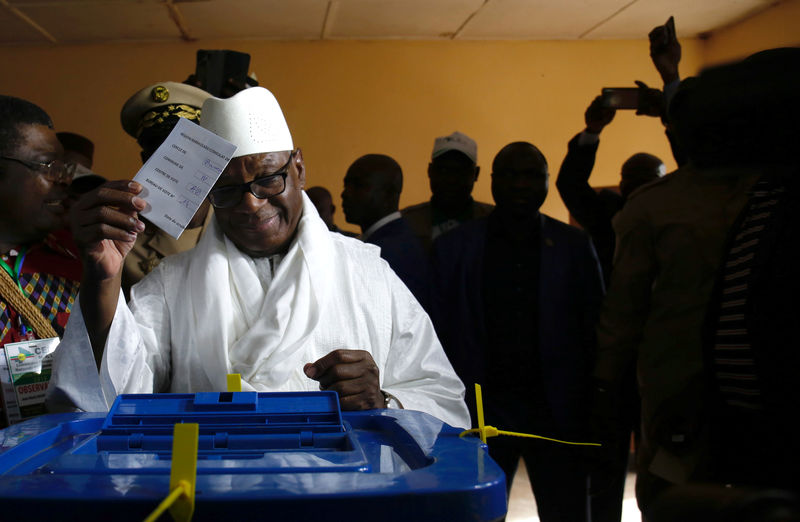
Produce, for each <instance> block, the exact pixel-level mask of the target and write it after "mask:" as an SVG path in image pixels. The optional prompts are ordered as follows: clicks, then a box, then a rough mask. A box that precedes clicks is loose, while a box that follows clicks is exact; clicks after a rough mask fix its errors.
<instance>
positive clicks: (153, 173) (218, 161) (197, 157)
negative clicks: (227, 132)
mask: <svg viewBox="0 0 800 522" xmlns="http://www.w3.org/2000/svg"><path fill="white" fill-rule="evenodd" d="M234 152H236V145H234V144H233V143H230V142H228V141H226V140H224V139H223V138H220V137H219V136H217V135H216V134H214V133H213V132H211V131H209V130H206V129H204V128H202V127H201V126H199V125H197V124H196V123H192V122H191V121H189V120H187V119H186V118H180V119H179V120H178V124H177V125H175V128H174V129H172V132H170V133H169V136H167V139H166V140H165V141H164V143H162V144H161V146H160V147H158V149H156V151H155V153H154V154H153V155H152V156H150V158H149V159H148V160H147V161H146V162H145V164H144V165H143V166H142V168H141V169H140V170H139V172H137V173H136V176H134V178H133V180H134V181H136V182H138V183H139V184H141V185H142V186H143V187H144V190H142V192H141V193H140V194H139V197H141V198H142V199H143V200H145V202H146V203H147V207H146V208H145V209H144V210H143V211H141V212H140V213H139V214H141V215H142V216H144V217H145V218H147V219H148V221H150V222H151V223H153V224H155V225H156V226H157V227H158V228H160V229H161V230H163V231H164V232H166V233H167V234H169V235H170V236H172V237H174V238H175V239H178V238H179V237H180V236H181V234H182V233H183V231H184V230H185V229H186V226H187V225H188V224H189V221H191V220H192V217H193V216H194V214H195V212H197V209H198V208H200V205H201V204H202V203H203V200H204V199H205V197H206V196H207V195H208V192H209V191H210V190H211V187H213V186H214V183H216V181H217V178H219V176H220V174H222V171H223V170H225V167H226V166H227V165H228V162H229V161H230V160H231V157H232V156H233V153H234Z"/></svg>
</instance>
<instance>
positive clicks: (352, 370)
mask: <svg viewBox="0 0 800 522" xmlns="http://www.w3.org/2000/svg"><path fill="white" fill-rule="evenodd" d="M303 371H304V372H305V374H306V375H307V376H308V377H309V378H310V379H314V380H315V381H319V389H320V390H333V391H335V392H336V393H338V394H339V403H340V404H341V406H342V409H343V410H371V409H374V408H383V407H384V398H383V393H381V386H380V371H379V370H378V365H377V364H375V361H374V360H373V359H372V355H370V353H369V352H366V351H364V350H335V351H333V352H331V353H329V354H328V355H326V356H325V357H322V358H321V359H318V360H317V361H315V362H313V363H308V364H306V365H305V366H304V367H303Z"/></svg>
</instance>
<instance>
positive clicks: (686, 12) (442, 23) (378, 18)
mask: <svg viewBox="0 0 800 522" xmlns="http://www.w3.org/2000/svg"><path fill="white" fill-rule="evenodd" d="M775 3H776V1H775V0H0V45H31V44H33V45H35V44H47V45H52V44H56V45H58V44H77V43H91V44H98V43H104V42H120V41H177V40H189V41H192V40H212V39H214V40H216V39H273V40H353V39H370V40H375V39H407V40H450V39H455V40H578V39H586V40H596V39H639V38H644V37H645V36H646V35H647V33H648V32H649V31H650V29H652V28H653V27H654V26H656V25H659V24H661V23H663V22H664V21H666V18H667V17H668V16H669V15H674V16H675V20H676V26H677V33H678V36H679V37H682V38H687V37H693V36H699V35H703V34H704V33H708V32H711V31H714V30H716V29H719V28H721V27H724V26H727V25H730V24H732V23H735V22H737V21H740V20H743V19H745V18H748V17H750V16H753V15H754V14H756V13H758V12H760V11H763V10H765V9H767V8H768V7H770V6H771V5H773V4H775Z"/></svg>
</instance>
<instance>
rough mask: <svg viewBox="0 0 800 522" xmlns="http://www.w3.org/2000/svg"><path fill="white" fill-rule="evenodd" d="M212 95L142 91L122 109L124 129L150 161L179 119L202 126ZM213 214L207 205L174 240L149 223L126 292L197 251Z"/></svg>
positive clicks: (173, 87)
mask: <svg viewBox="0 0 800 522" xmlns="http://www.w3.org/2000/svg"><path fill="white" fill-rule="evenodd" d="M209 97H211V95H210V94H209V93H207V92H206V91H204V90H203V89H199V88H197V87H194V86H191V85H186V84H184V83H177V82H160V83H156V84H154V85H150V86H147V87H145V88H144V89H141V90H140V91H138V92H137V93H136V94H134V95H133V96H131V97H130V98H129V99H128V101H127V102H125V105H124V106H123V107H122V113H121V114H120V120H121V121H122V128H123V129H124V130H125V132H126V133H128V134H129V135H130V136H131V137H132V138H134V139H135V140H136V142H137V143H138V144H139V146H140V147H141V148H142V150H141V153H140V154H141V157H142V162H145V161H147V159H148V158H150V156H152V155H153V153H154V152H155V151H156V149H157V148H158V147H159V146H160V145H161V144H162V143H163V142H164V140H165V139H166V138H167V136H168V135H169V133H170V132H171V131H172V129H173V128H174V127H175V124H176V123H178V119H179V118H186V119H187V120H190V121H193V122H195V123H199V122H200V112H201V111H200V108H201V107H202V106H203V102H204V101H205V100H207V99H208V98H209ZM211 215H212V212H211V211H210V209H209V204H208V202H204V203H203V205H202V206H201V207H200V209H199V210H198V211H197V214H195V216H194V218H193V219H192V221H191V222H190V223H189V226H188V227H187V228H186V230H185V231H184V233H183V234H181V237H180V238H179V239H174V238H172V237H171V236H169V235H168V234H166V233H165V232H164V231H162V230H161V229H159V228H157V227H156V226H154V225H152V224H150V223H147V222H145V223H146V227H145V230H144V232H142V233H141V234H139V236H138V238H137V240H136V244H135V245H134V247H133V249H132V250H131V252H130V253H129V254H128V256H127V257H126V258H125V269H124V270H123V273H122V290H123V292H124V293H125V295H126V296H128V295H130V288H131V287H132V286H133V285H134V284H136V283H138V282H139V281H140V280H141V279H142V278H143V277H144V276H146V275H147V274H149V273H150V271H151V270H153V268H155V267H156V265H158V263H160V262H161V260H162V259H163V258H165V257H166V256H169V255H173V254H178V253H180V252H184V251H186V250H189V249H190V248H192V247H194V246H195V245H196V244H197V242H198V241H199V240H200V237H201V236H202V235H203V233H204V231H205V230H206V228H207V227H208V223H209V222H210V220H211Z"/></svg>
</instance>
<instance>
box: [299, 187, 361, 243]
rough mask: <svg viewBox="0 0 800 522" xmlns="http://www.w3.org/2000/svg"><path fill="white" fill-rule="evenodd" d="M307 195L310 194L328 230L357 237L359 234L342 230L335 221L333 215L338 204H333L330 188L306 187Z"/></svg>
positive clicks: (309, 196)
mask: <svg viewBox="0 0 800 522" xmlns="http://www.w3.org/2000/svg"><path fill="white" fill-rule="evenodd" d="M306 196H308V199H310V200H311V203H313V204H314V206H315V207H316V209H317V212H318V213H319V217H320V218H322V221H324V222H325V225H326V226H327V227H328V230H330V231H331V232H338V233H339V234H344V235H345V236H349V237H356V236H357V235H358V234H354V233H353V232H348V231H347V230H341V229H340V228H339V227H337V226H336V223H334V222H333V215H334V214H335V213H336V205H334V204H333V197H332V196H331V193H330V191H329V190H328V189H326V188H325V187H309V188H307V189H306Z"/></svg>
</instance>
